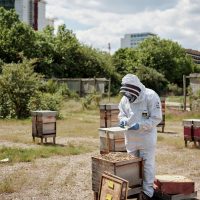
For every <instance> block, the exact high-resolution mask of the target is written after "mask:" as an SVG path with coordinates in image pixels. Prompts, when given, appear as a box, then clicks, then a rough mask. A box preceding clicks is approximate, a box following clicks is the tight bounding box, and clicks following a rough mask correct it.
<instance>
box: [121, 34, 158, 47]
mask: <svg viewBox="0 0 200 200" xmlns="http://www.w3.org/2000/svg"><path fill="white" fill-rule="evenodd" d="M152 36H156V34H153V33H149V32H145V33H133V34H125V36H124V38H121V48H135V47H137V46H138V44H139V43H140V42H141V41H143V40H144V39H146V38H148V37H152Z"/></svg>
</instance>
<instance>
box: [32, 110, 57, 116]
mask: <svg viewBox="0 0 200 200" xmlns="http://www.w3.org/2000/svg"><path fill="white" fill-rule="evenodd" d="M56 114H57V111H51V110H36V111H31V115H32V116H36V115H37V116H56Z"/></svg>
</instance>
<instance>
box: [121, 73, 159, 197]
mask: <svg viewBox="0 0 200 200" xmlns="http://www.w3.org/2000/svg"><path fill="white" fill-rule="evenodd" d="M120 93H122V94H123V97H122V99H121V101H120V103H119V111H120V112H119V121H120V127H122V128H125V144H126V149H127V152H128V153H130V154H132V155H135V156H139V157H141V158H143V160H144V178H143V192H141V193H140V194H139V199H140V200H146V199H147V200H148V199H151V197H152V196H153V193H154V189H153V182H154V177H155V147H156V141H157V128H156V126H157V125H158V124H159V123H160V122H161V120H162V110H161V102H160V98H159V96H158V95H157V93H156V92H155V91H153V90H151V89H148V88H145V86H144V85H143V84H142V83H141V82H140V80H139V79H138V77H137V76H135V75H133V74H127V75H126V76H124V77H123V78H122V86H121V88H120Z"/></svg>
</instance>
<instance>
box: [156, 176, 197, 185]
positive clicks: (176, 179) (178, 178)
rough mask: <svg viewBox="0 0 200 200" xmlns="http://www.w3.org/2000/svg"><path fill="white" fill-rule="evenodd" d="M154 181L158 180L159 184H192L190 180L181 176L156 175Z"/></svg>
mask: <svg viewBox="0 0 200 200" xmlns="http://www.w3.org/2000/svg"><path fill="white" fill-rule="evenodd" d="M156 180H159V181H160V182H162V183H164V182H176V183H182V182H193V181H192V180H191V179H189V178H186V177H185V176H181V175H156Z"/></svg>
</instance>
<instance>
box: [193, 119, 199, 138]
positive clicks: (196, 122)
mask: <svg viewBox="0 0 200 200" xmlns="http://www.w3.org/2000/svg"><path fill="white" fill-rule="evenodd" d="M193 135H194V140H195V141H200V119H193Z"/></svg>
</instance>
